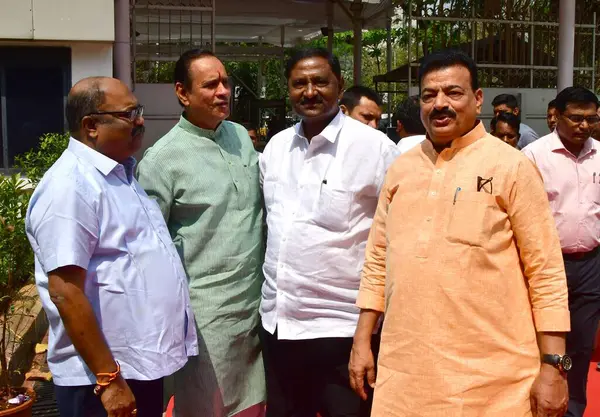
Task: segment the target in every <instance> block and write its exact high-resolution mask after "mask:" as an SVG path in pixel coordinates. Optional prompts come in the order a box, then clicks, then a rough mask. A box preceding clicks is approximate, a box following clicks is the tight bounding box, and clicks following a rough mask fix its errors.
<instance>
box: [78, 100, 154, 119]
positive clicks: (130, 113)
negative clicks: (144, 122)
mask: <svg viewBox="0 0 600 417" xmlns="http://www.w3.org/2000/svg"><path fill="white" fill-rule="evenodd" d="M96 114H110V115H111V116H116V117H119V118H121V119H128V120H129V121H130V122H135V121H136V120H137V119H139V118H140V117H142V116H143V115H144V106H142V105H141V104H140V105H139V106H137V107H136V108H134V109H131V110H123V111H99V112H95V113H90V114H88V116H91V115H96Z"/></svg>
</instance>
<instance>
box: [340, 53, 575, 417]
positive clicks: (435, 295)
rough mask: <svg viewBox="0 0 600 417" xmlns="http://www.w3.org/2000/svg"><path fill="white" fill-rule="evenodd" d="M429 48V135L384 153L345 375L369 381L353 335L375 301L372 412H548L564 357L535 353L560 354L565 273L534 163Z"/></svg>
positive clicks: (425, 114)
mask: <svg viewBox="0 0 600 417" xmlns="http://www.w3.org/2000/svg"><path fill="white" fill-rule="evenodd" d="M429 59H430V61H429V62H427V61H426V62H424V64H423V65H422V69H421V77H422V78H421V80H420V81H421V89H422V93H421V118H422V120H423V123H424V124H425V126H426V128H427V131H428V140H426V141H424V142H423V143H421V144H420V145H418V146H417V147H415V148H413V149H412V150H410V151H409V152H407V153H406V154H404V155H402V156H400V157H399V158H398V159H397V160H396V161H395V162H394V164H393V165H392V166H391V167H390V169H389V170H388V173H387V176H386V181H385V184H384V186H383V190H382V192H381V194H380V199H379V205H378V208H377V212H376V214H375V219H374V222H373V226H372V229H371V234H370V237H369V243H368V244H367V250H366V260H365V266H364V269H363V276H362V282H361V288H360V292H359V296H358V301H357V304H358V306H359V307H360V308H361V309H362V310H361V317H360V319H359V323H358V327H357V331H356V334H355V342H354V347H353V353H352V357H351V362H350V371H351V375H352V376H353V378H354V379H353V380H352V384H353V386H354V388H355V389H356V391H357V392H358V393H359V394H361V395H362V390H363V384H364V378H365V375H366V377H367V380H368V382H369V383H371V384H372V383H373V382H374V374H373V372H374V370H373V363H372V361H370V360H369V359H370V351H369V346H368V345H367V344H366V342H365V340H368V339H367V338H366V337H365V335H367V334H369V332H370V330H371V329H372V327H373V326H374V325H375V323H376V319H377V318H378V316H379V315H380V313H381V312H385V321H384V324H383V330H382V340H381V350H380V354H379V360H378V364H377V365H378V366H377V377H376V386H375V397H374V403H373V412H372V416H373V417H384V416H385V417H393V416H402V417H476V416H477V417H480V416H481V417H509V416H510V417H517V416H518V417H525V416H531V415H532V410H533V415H536V416H538V417H542V416H544V417H560V416H562V413H564V410H565V409H566V403H567V388H566V382H565V379H564V376H563V375H562V373H563V372H564V371H565V370H566V368H568V366H566V365H565V366H564V368H565V369H560V370H559V369H557V368H555V367H554V366H552V365H550V364H542V363H541V362H542V361H541V359H540V357H541V353H542V354H556V355H560V357H561V358H563V357H564V356H563V355H564V349H565V346H564V332H566V331H568V330H569V311H568V307H567V286H566V280H565V272H564V267H563V262H562V258H561V252H560V244H559V240H558V236H557V233H556V230H555V227H554V223H553V219H552V214H551V212H550V208H549V204H548V200H547V198H546V195H545V192H544V188H543V184H542V181H541V178H540V175H539V173H538V172H537V171H536V169H535V168H534V166H533V165H532V164H531V163H530V162H529V161H528V160H527V158H526V157H525V156H524V155H522V154H521V153H520V152H519V151H517V150H516V149H514V148H512V147H510V146H508V145H506V144H505V143H502V142H501V141H499V140H498V139H496V138H494V137H492V136H491V135H489V134H487V133H486V131H485V128H484V127H483V125H482V123H481V122H480V121H478V120H477V114H478V113H479V111H480V108H481V103H482V101H483V95H482V93H481V90H480V89H479V88H478V86H477V79H476V67H475V64H474V63H473V62H472V61H471V60H470V58H468V57H466V56H464V55H463V54H460V53H452V52H445V53H439V54H433V55H432V56H430V58H429ZM469 78H471V79H470V81H471V85H469V82H468V81H469ZM465 80H466V85H465ZM536 333H537V334H536ZM536 336H538V337H539V339H540V344H539V346H538V342H537V341H536ZM540 351H541V352H540ZM560 366H561V365H560V364H557V367H560ZM561 371H563V372H561Z"/></svg>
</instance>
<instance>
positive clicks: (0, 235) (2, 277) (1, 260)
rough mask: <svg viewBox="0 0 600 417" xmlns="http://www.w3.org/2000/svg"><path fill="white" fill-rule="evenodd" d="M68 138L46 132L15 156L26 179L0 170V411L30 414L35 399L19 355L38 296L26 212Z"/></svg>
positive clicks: (22, 416)
mask: <svg viewBox="0 0 600 417" xmlns="http://www.w3.org/2000/svg"><path fill="white" fill-rule="evenodd" d="M68 143H69V135H66V134H56V133H51V134H46V135H44V136H42V137H41V138H40V142H39V145H38V146H37V148H35V149H32V150H30V151H29V152H27V153H25V154H23V155H20V156H17V158H16V165H17V167H18V168H20V169H21V171H22V173H23V174H25V177H26V179H24V178H21V177H20V176H19V175H13V176H10V177H3V176H1V175H0V417H4V416H11V417H29V416H31V407H32V406H33V402H34V401H35V392H33V391H32V390H26V389H25V388H22V387H21V383H22V382H23V375H24V374H25V372H26V371H27V370H28V368H29V366H30V365H31V363H30V361H29V357H27V359H25V360H21V359H19V358H17V354H16V352H17V350H18V349H19V347H20V346H21V344H22V342H23V341H22V340H20V334H21V333H22V330H23V329H24V328H26V327H27V326H29V325H30V324H31V320H32V314H30V308H31V307H32V306H33V304H34V303H35V301H36V300H37V298H38V295H37V291H36V290H35V286H34V280H33V276H34V257H33V251H32V249H31V246H30V244H29V240H28V239H27V234H26V232H25V216H26V214H27V208H28V206H29V199H30V197H31V193H32V191H33V189H34V188H35V186H36V185H37V184H38V183H39V181H40V180H41V178H42V176H43V175H44V173H45V172H46V171H47V170H48V168H50V167H51V166H52V164H53V163H54V162H56V160H57V159H58V158H59V157H60V155H61V154H62V153H63V151H64V150H65V149H66V147H67V145H68ZM26 348H28V346H26ZM30 350H32V349H30ZM29 353H30V352H26V355H25V356H27V354H29Z"/></svg>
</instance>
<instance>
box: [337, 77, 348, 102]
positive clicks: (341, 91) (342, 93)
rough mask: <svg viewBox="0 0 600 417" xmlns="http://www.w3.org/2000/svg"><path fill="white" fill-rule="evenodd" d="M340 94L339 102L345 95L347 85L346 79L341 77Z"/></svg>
mask: <svg viewBox="0 0 600 417" xmlns="http://www.w3.org/2000/svg"><path fill="white" fill-rule="evenodd" d="M339 84H340V93H339V94H338V100H341V99H342V96H343V95H344V86H345V85H346V82H345V81H344V77H343V76H342V77H340V82H339Z"/></svg>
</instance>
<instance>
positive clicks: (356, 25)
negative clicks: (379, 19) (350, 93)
mask: <svg viewBox="0 0 600 417" xmlns="http://www.w3.org/2000/svg"><path fill="white" fill-rule="evenodd" d="M350 10H352V15H353V17H352V23H353V29H354V85H359V84H360V83H361V81H362V29H363V22H362V11H363V4H362V2H361V0H354V2H353V3H352V4H351V5H350Z"/></svg>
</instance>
